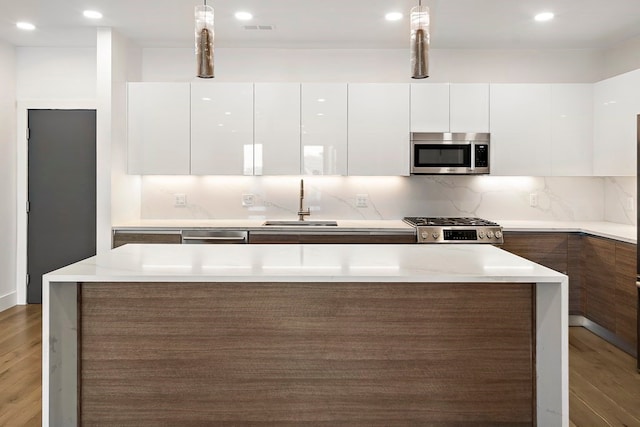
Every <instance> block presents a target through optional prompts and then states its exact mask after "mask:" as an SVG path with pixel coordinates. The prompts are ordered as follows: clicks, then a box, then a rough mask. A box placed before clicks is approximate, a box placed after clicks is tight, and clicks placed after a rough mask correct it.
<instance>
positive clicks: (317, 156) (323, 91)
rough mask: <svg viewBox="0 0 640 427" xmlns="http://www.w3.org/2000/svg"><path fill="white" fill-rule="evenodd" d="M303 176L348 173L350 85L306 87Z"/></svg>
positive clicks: (305, 84) (334, 84) (325, 84)
mask: <svg viewBox="0 0 640 427" xmlns="http://www.w3.org/2000/svg"><path fill="white" fill-rule="evenodd" d="M301 124H302V129H301V131H302V173H303V174H305V175H346V174H347V84H346V83H303V84H302V120H301Z"/></svg>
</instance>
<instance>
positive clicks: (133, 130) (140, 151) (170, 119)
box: [127, 83, 190, 175]
mask: <svg viewBox="0 0 640 427" xmlns="http://www.w3.org/2000/svg"><path fill="white" fill-rule="evenodd" d="M127 87H128V92H127V136H128V160H129V162H128V163H129V164H128V170H129V173H130V174H142V175H188V174H189V160H190V159H189V125H190V115H189V108H190V105H189V83H129V84H128V85H127Z"/></svg>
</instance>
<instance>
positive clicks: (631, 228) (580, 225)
mask: <svg viewBox="0 0 640 427" xmlns="http://www.w3.org/2000/svg"><path fill="white" fill-rule="evenodd" d="M492 221H495V222H497V223H498V224H500V225H501V226H502V228H503V230H504V231H542V232H544V231H565V232H581V233H588V234H592V235H594V236H600V237H606V238H608V239H614V240H619V241H622V242H627V243H634V244H635V243H637V235H636V226H635V225H628V224H618V223H615V222H606V221H532V220H525V221H514V220H500V219H493V220H492Z"/></svg>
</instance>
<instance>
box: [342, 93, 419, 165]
mask: <svg viewBox="0 0 640 427" xmlns="http://www.w3.org/2000/svg"><path fill="white" fill-rule="evenodd" d="M348 117H349V131H348V133H349V160H348V164H349V166H348V170H349V175H409V85H408V84H401V83H355V84H349V113H348Z"/></svg>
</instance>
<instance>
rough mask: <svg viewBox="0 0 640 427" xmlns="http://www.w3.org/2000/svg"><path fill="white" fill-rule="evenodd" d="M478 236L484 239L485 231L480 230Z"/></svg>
mask: <svg viewBox="0 0 640 427" xmlns="http://www.w3.org/2000/svg"><path fill="white" fill-rule="evenodd" d="M478 237H479V238H481V239H484V231H482V230H480V231H478Z"/></svg>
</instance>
